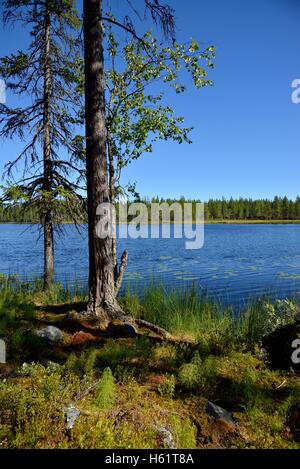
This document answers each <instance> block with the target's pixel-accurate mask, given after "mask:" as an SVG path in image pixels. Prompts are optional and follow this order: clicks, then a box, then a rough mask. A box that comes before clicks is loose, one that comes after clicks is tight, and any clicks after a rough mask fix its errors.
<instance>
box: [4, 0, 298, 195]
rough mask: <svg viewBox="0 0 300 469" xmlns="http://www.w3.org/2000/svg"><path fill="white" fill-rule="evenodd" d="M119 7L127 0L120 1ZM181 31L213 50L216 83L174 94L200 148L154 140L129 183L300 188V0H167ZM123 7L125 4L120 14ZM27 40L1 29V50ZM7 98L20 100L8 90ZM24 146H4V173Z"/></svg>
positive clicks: (146, 187) (231, 189) (148, 191)
mask: <svg viewBox="0 0 300 469" xmlns="http://www.w3.org/2000/svg"><path fill="white" fill-rule="evenodd" d="M113 3H115V5H116V8H115V10H114V11H115V13H116V14H117V13H118V9H120V13H121V6H122V5H121V4H122V3H123V0H114V1H113V2H111V4H112V5H113ZM169 3H170V4H171V5H172V6H173V7H174V8H175V10H176V22H177V38H178V40H180V41H186V40H187V39H189V38H190V37H194V38H195V39H197V40H198V41H199V42H201V43H203V44H213V45H215V47H216V54H217V55H216V61H215V64H216V67H215V70H213V71H212V72H210V78H211V79H213V81H214V86H213V87H211V88H206V89H203V90H200V91H197V90H194V89H193V88H192V85H191V84H190V86H189V88H188V92H187V93H185V94H184V95H181V96H177V95H171V94H168V95H167V96H166V98H167V100H170V99H171V100H172V103H173V105H174V107H175V109H176V112H177V114H179V115H183V116H185V119H186V124H187V126H190V125H191V126H194V127H195V130H194V131H193V134H192V140H193V145H176V144H173V143H164V144H157V145H156V146H155V150H154V153H153V154H151V155H146V156H145V157H142V158H141V159H140V160H139V161H136V162H134V163H133V164H132V165H131V167H130V168H128V169H127V170H126V171H125V173H124V182H125V181H126V180H127V179H129V180H130V181H137V189H138V190H139V192H140V193H141V194H142V195H144V196H146V195H148V196H153V195H157V194H158V195H160V196H164V197H168V196H170V197H177V196H178V197H179V196H181V195H185V196H186V197H199V198H201V199H203V200H206V199H208V198H210V197H221V196H224V197H231V196H233V197H240V196H242V197H252V198H258V197H273V196H274V195H287V196H288V197H291V198H294V197H296V195H298V194H300V104H298V105H296V104H293V103H292V101H291V93H292V88H291V83H292V81H293V80H294V79H296V78H300V49H299V44H300V0H226V1H224V0H210V1H204V0H186V1H185V2H183V1H182V0H169ZM123 11H124V10H123V9H122V12H123ZM24 43H26V33H25V31H24V30H20V31H16V30H5V31H3V30H0V55H1V56H3V55H7V54H9V53H10V52H12V51H15V50H17V49H20V48H22V46H23V45H24ZM8 104H9V105H10V104H12V105H15V104H16V100H15V98H13V97H12V96H10V95H8ZM20 147H21V144H20V143H19V142H16V141H14V142H11V141H10V142H4V143H0V171H1V172H2V169H3V166H4V164H5V162H6V161H8V160H9V159H12V158H13V156H14V155H16V152H17V151H18V149H20Z"/></svg>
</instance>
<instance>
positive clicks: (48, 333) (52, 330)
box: [36, 326, 63, 344]
mask: <svg viewBox="0 0 300 469" xmlns="http://www.w3.org/2000/svg"><path fill="white" fill-rule="evenodd" d="M36 335H37V336H38V337H40V338H41V339H44V340H46V341H47V342H50V343H51V344H55V343H58V342H61V341H62V339H63V333H62V331H61V330H60V329H58V328H57V327H55V326H47V327H44V328H42V329H38V330H37V331H36Z"/></svg>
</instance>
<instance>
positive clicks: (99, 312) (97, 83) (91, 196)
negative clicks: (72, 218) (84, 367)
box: [84, 0, 125, 322]
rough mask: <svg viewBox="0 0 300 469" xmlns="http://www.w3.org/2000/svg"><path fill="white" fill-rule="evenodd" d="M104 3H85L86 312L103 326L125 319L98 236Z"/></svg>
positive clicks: (105, 195) (103, 193)
mask: <svg viewBox="0 0 300 469" xmlns="http://www.w3.org/2000/svg"><path fill="white" fill-rule="evenodd" d="M101 12H102V0H85V1H84V59H85V118H86V164H87V198H88V220H89V228H88V235H89V302H88V308H87V312H88V314H89V315H91V316H98V317H100V318H101V319H102V320H103V321H104V322H108V321H109V319H112V318H119V317H120V316H125V315H124V313H123V312H122V310H121V309H120V307H119V306H118V304H117V302H116V299H115V285H114V259H113V252H112V239H111V237H109V236H107V237H105V238H100V237H98V236H97V223H98V222H99V221H100V218H99V216H97V214H96V212H97V207H98V206H99V205H100V204H102V203H108V202H109V201H110V198H109V186H108V175H107V158H106V128H105V102H104V90H105V83H104V59H103V29H102V22H101Z"/></svg>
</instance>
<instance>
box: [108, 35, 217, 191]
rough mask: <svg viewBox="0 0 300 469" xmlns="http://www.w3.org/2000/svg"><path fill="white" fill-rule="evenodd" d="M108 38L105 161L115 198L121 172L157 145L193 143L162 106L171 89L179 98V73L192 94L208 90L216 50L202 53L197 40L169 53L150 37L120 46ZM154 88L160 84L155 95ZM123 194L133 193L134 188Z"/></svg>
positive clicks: (187, 129) (183, 87) (186, 129)
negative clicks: (185, 77)
mask: <svg viewBox="0 0 300 469" xmlns="http://www.w3.org/2000/svg"><path fill="white" fill-rule="evenodd" d="M106 37H107V53H108V54H107V55H108V58H109V62H108V66H107V70H106V84H107V95H108V98H107V103H108V105H107V115H106V124H107V134H108V156H109V159H110V163H111V164H113V166H114V171H115V174H114V181H113V184H114V186H115V187H114V188H113V192H114V195H118V194H119V193H120V192H121V191H122V189H121V187H120V186H119V185H118V183H119V180H120V176H121V171H122V169H123V168H124V167H125V166H127V165H128V164H130V163H131V162H132V161H133V160H136V159H138V158H139V157H141V156H142V155H144V154H147V153H151V152H152V150H153V144H154V143H155V142H157V141H161V140H173V141H175V142H178V143H179V144H181V143H183V142H187V143H191V140H190V138H189V134H190V131H191V130H192V128H191V127H184V125H183V123H184V118H183V117H178V116H176V115H175V113H174V110H173V109H172V107H171V106H169V105H165V104H163V98H164V91H165V90H166V89H167V88H168V87H172V88H173V89H174V90H175V92H176V93H177V94H180V93H183V92H184V91H185V90H186V85H185V83H184V82H183V80H182V76H181V75H182V74H183V75H184V73H183V72H185V74H186V75H189V76H190V77H191V78H192V82H193V85H194V86H195V87H196V88H199V89H200V88H202V87H204V86H208V85H211V84H212V82H211V81H210V80H209V79H208V78H207V71H208V69H210V68H212V67H213V59H214V48H213V47H212V46H211V47H207V48H206V49H205V50H203V51H201V50H200V47H199V45H198V43H197V42H196V41H195V40H191V42H190V44H187V45H186V44H179V43H176V42H174V43H173V45H172V47H169V46H164V45H162V44H159V42H158V41H157V39H156V38H155V37H154V36H153V35H152V34H151V32H147V33H146V34H144V36H143V37H142V38H141V41H137V40H136V39H135V38H132V39H131V40H130V41H129V42H128V43H127V44H125V46H120V44H119V43H118V41H117V39H116V36H114V34H113V33H112V30H111V28H110V27H109V26H107V36H106ZM118 57H122V59H120V60H117V58H118ZM157 83H160V84H161V86H160V89H159V91H157V87H156V85H157ZM127 189H129V190H131V191H133V193H134V192H135V189H134V187H133V186H128V187H127Z"/></svg>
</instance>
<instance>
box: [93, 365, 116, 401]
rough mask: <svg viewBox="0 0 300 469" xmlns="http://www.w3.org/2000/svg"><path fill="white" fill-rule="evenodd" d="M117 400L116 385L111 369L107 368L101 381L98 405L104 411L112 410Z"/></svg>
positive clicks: (97, 396) (97, 397) (98, 391)
mask: <svg viewBox="0 0 300 469" xmlns="http://www.w3.org/2000/svg"><path fill="white" fill-rule="evenodd" d="M115 400H116V385H115V380H114V377H113V374H112V372H111V369H110V368H105V370H104V371H103V374H102V377H101V379H100V381H99V384H98V388H97V395H96V404H97V406H98V407H99V408H100V409H102V410H108V409H111V408H112V407H113V405H114V403H115Z"/></svg>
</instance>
